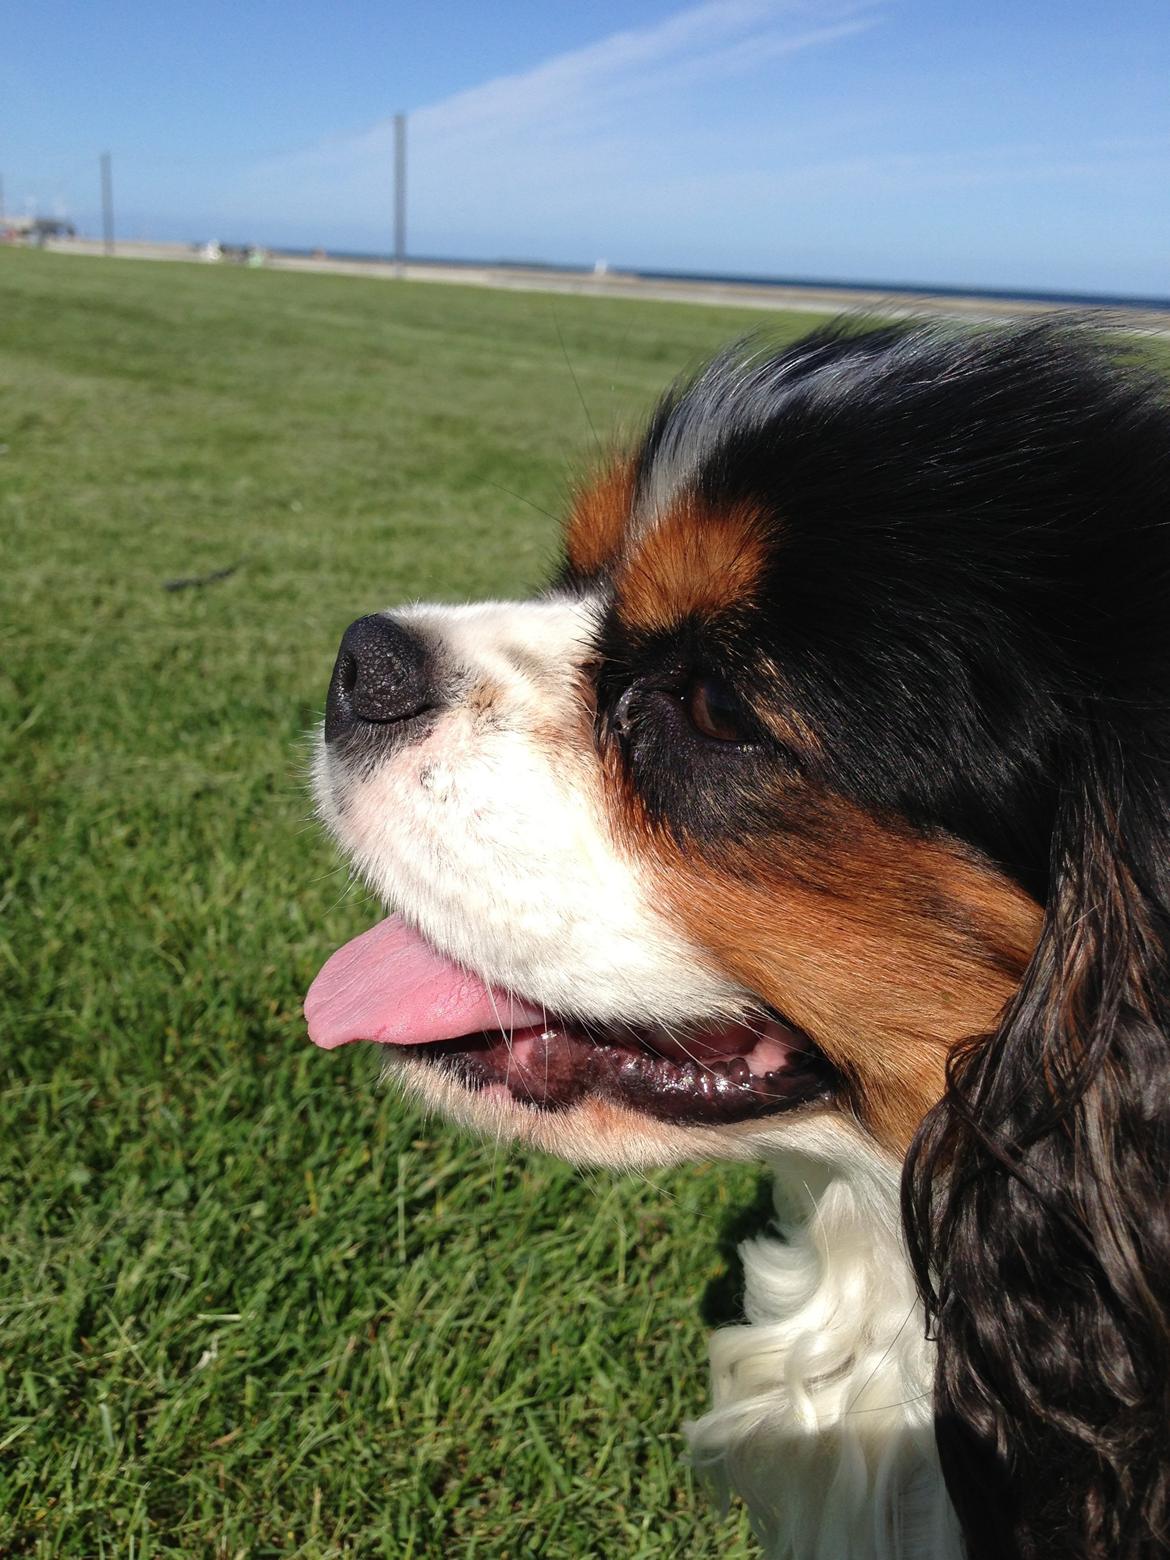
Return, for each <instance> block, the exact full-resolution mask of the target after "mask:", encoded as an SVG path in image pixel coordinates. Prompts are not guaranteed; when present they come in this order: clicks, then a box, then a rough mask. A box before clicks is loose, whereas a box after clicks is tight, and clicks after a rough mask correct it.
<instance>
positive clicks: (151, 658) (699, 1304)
mask: <svg viewBox="0 0 1170 1560" xmlns="http://www.w3.org/2000/svg"><path fill="white" fill-rule="evenodd" d="M762 323H765V324H769V325H770V328H773V329H775V330H777V331H780V332H785V333H792V332H794V331H796V330H797V329H804V328H806V327H807V325H808V324H809V323H810V322H809V320H808V319H807V317H801V318H794V317H787V318H784V317H777V318H776V319H774V320H772V321H770V322H766V321H762V320H761V316H760V315H759V314H758V313H755V312H753V313H751V314H750V315H749V314H739V315H737V314H734V313H732V312H730V311H723V310H714V309H699V308H691V307H684V306H672V305H667V304H638V303H629V302H621V301H599V300H592V299H573V298H564V297H561V298H557V299H555V300H553V299H550V298H547V297H540V296H538V295H532V294H510V293H502V292H501V293H496V292H487V291H480V290H474V289H464V288H453V287H440V286H423V285H406V284H389V283H384V282H375V281H362V280H353V279H350V278H337V277H329V276H291V275H282V274H275V273H265V272H252V271H244V270H233V269H228V268H225V269H215V268H201V267H198V266H195V265H190V266H186V265H165V266H164V265H147V264H134V263H131V262H125V263H123V262H106V261H96V260H92V261H91V260H85V261H83V260H76V259H68V258H63V257H57V256H51V255H37V254H31V253H23V252H20V253H18V252H13V251H7V252H0V448H2V453H0V538H2V546H3V569H2V570H0V596H2V598H3V604H2V608H0V636H2V641H0V642H2V656H0V705H2V708H0V742H2V743H3V745H4V749H5V751H4V753H3V762H2V764H0V787H3V794H4V801H3V810H2V813H0V828H2V830H3V834H2V838H0V873H2V875H3V877H2V884H3V886H2V889H0V893H2V899H3V910H2V917H0V1005H2V1007H0V1034H2V1035H3V1056H4V1069H3V1076H2V1079H0V1163H2V1175H3V1184H4V1187H5V1197H6V1199H7V1201H6V1207H5V1209H4V1213H3V1234H2V1236H0V1259H2V1264H3V1279H2V1283H3V1290H2V1293H0V1305H2V1307H3V1316H2V1319H0V1326H2V1335H0V1365H2V1375H0V1448H2V1450H0V1552H2V1553H5V1554H26V1553H27V1554H37V1555H44V1556H57V1555H68V1556H77V1557H83V1556H84V1557H92V1556H97V1555H109V1556H127V1555H133V1556H135V1557H147V1556H149V1555H152V1554H159V1553H164V1552H166V1553H175V1554H179V1553H181V1554H189V1555H192V1556H222V1557H225V1560H226V1557H237V1556H240V1557H243V1556H247V1557H259V1556H294V1555H296V1556H301V1555H303V1556H326V1555H354V1556H359V1555H360V1556H373V1555H386V1556H395V1557H399V1556H436V1557H438V1556H468V1557H470V1556H521V1555H540V1556H544V1557H555V1556H563V1557H566V1560H568V1557H572V1560H576V1557H580V1556H585V1555H600V1556H615V1557H616V1556H621V1557H623V1560H626V1557H631V1560H632V1557H643V1556H644V1557H651V1556H653V1557H661V1556H687V1557H703V1556H710V1557H716V1556H718V1557H720V1560H734V1557H735V1556H743V1555H746V1554H749V1553H750V1552H751V1549H750V1545H749V1544H748V1543H747V1541H746V1539H745V1536H744V1534H745V1529H744V1527H743V1524H742V1521H741V1520H740V1519H739V1518H738V1517H733V1518H732V1519H731V1520H730V1521H724V1520H723V1519H721V1518H720V1517H719V1516H718V1514H717V1513H716V1512H715V1511H714V1510H713V1509H712V1508H711V1507H710V1506H709V1505H708V1504H707V1502H706V1500H705V1498H704V1497H703V1496H702V1495H701V1494H699V1493H696V1492H694V1491H693V1490H692V1487H691V1481H690V1479H689V1476H688V1475H687V1473H686V1471H685V1468H684V1466H683V1462H682V1440H681V1436H680V1434H679V1426H680V1423H681V1422H682V1420H683V1419H685V1418H686V1417H687V1416H688V1415H691V1414H694V1413H697V1412H699V1411H700V1410H701V1409H702V1407H703V1405H704V1403H705V1400H706V1391H707V1385H706V1365H705V1333H706V1331H707V1327H706V1323H705V1320H704V1316H703V1310H704V1295H705V1294H706V1296H707V1302H706V1309H707V1310H708V1311H710V1310H712V1309H719V1308H721V1307H724V1308H725V1306H726V1300H727V1292H728V1290H729V1288H733V1285H734V1276H732V1278H731V1279H730V1280H729V1279H728V1277H727V1264H726V1250H725V1238H726V1236H727V1234H728V1231H729V1229H730V1228H731V1226H732V1224H733V1222H734V1220H735V1218H736V1216H737V1215H738V1214H739V1213H740V1212H741V1211H742V1210H743V1209H744V1208H745V1207H746V1206H749V1205H751V1204H752V1203H753V1202H754V1200H755V1177H754V1175H753V1174H752V1173H751V1172H748V1171H734V1172H733V1171H729V1170H726V1169H723V1170H711V1169H704V1170H699V1169H696V1170H684V1171H679V1172H674V1173H672V1174H670V1175H661V1176H655V1177H652V1178H651V1179H650V1181H645V1180H636V1179H630V1180H623V1179H617V1178H613V1177H609V1176H600V1175H590V1176H582V1175H579V1174H577V1173H575V1172H573V1171H571V1170H569V1169H567V1168H565V1167H563V1166H561V1165H559V1164H556V1163H552V1162H550V1161H547V1160H544V1159H540V1158H537V1157H535V1156H525V1155H511V1156H509V1155H506V1154H500V1153H496V1152H493V1150H492V1149H491V1148H490V1147H485V1146H483V1145H481V1144H479V1143H474V1142H468V1141H466V1140H465V1139H463V1138H462V1137H460V1136H459V1135H458V1134H457V1133H456V1132H454V1131H453V1130H452V1129H450V1128H448V1127H447V1126H446V1125H444V1124H442V1123H437V1122H425V1121H423V1120H422V1119H421V1118H420V1117H419V1116H418V1115H417V1114H414V1113H413V1112H411V1111H409V1110H407V1109H406V1108H405V1107H404V1106H403V1105H402V1104H401V1103H400V1102H399V1101H398V1100H397V1099H394V1098H388V1097H386V1096H384V1095H380V1094H379V1093H378V1092H377V1091H376V1090H375V1088H374V1086H373V1067H372V1064H371V1061H370V1059H369V1057H368V1056H367V1055H365V1054H363V1053H362V1051H361V1050H360V1049H359V1048H353V1049H350V1050H346V1051H342V1052H340V1053H336V1054H332V1055H326V1054H323V1053H320V1052H316V1051H313V1050H312V1049H311V1048H310V1047H309V1045H308V1043H307V1041H306V1040H305V1037H304V1032H303V1026H302V1022H301V1017H300V998H301V995H302V993H303V991H304V989H305V987H306V985H307V984H308V981H309V980H310V978H311V977H312V975H313V973H314V971H315V969H316V967H317V965H318V964H319V963H320V962H321V961H322V960H323V958H324V957H325V955H326V954H327V953H328V952H329V951H330V950H331V949H332V948H333V947H335V946H336V945H337V944H338V943H339V942H341V941H342V940H343V939H344V938H346V937H348V936H350V935H352V934H353V933H354V932H355V931H357V930H358V929H359V928H361V927H362V926H363V925H366V924H368V923H369V921H370V920H371V919H372V916H373V914H374V910H373V907H371V905H370V904H369V903H368V901H366V900H365V899H364V897H363V896H362V895H361V894H360V892H357V891H354V890H351V889H349V887H348V886H347V879H346V877H345V875H344V873H343V872H342V871H341V870H340V869H339V867H338V864H337V862H336V860H335V858H334V856H333V855H332V853H331V851H330V850H329V848H328V847H327V846H326V845H325V844H324V842H323V841H322V839H321V838H320V836H319V834H318V832H317V830H316V829H315V827H313V826H312V825H311V823H310V822H309V803H308V799H307V794H306V790H305V784H304V777H303V769H304V752H305V748H304V740H303V739H304V734H305V732H306V731H307V730H308V729H309V728H311V726H312V724H313V722H314V720H315V719H317V718H318V716H319V713H320V705H321V700H322V697H323V690H324V687H325V683H326V679H327V676H328V672H329V667H330V664H331V661H332V657H333V653H334V649H335V646H336V642H337V640H338V638H339V636H340V633H341V630H342V629H343V628H344V626H345V624H346V623H347V622H348V621H349V620H350V619H351V618H353V617H355V616H357V615H358V614H359V613H361V612H364V611H368V610H370V609H372V608H376V607H378V606H382V605H385V604H387V603H389V602H391V601H395V600H399V599H402V598H409V597H414V596H441V597H447V598H458V597H464V596H469V595H478V594H481V593H484V592H493V593H498V592H508V593H514V592H517V591H524V590H526V589H528V588H530V587H532V586H533V585H534V584H536V583H537V582H539V581H540V579H541V578H542V576H543V574H544V573H545V571H546V569H547V567H548V565H549V562H550V560H551V558H552V557H553V555H554V552H555V527H554V526H553V524H552V522H551V521H550V520H549V519H547V518H546V515H545V513H544V511H549V512H552V513H554V514H555V513H557V512H559V511H560V510H561V509H562V508H563V503H564V496H565V491H566V483H567V479H568V477H569V475H570V474H571V473H572V472H573V471H575V470H579V469H580V467H581V465H582V464H583V463H587V462H588V461H589V460H590V458H591V456H592V453H593V446H594V439H593V434H592V433H591V431H590V427H589V422H588V420H587V418H586V414H585V410H584V409H583V406H582V401H581V397H583V398H584V400H585V402H586V403H587V405H588V410H589V414H590V416H591V418H592V422H593V424H594V425H595V427H596V429H597V430H598V433H599V435H600V436H601V437H602V439H603V440H604V439H608V438H609V437H610V435H611V433H612V431H613V430H614V429H615V428H617V427H619V426H620V425H622V424H625V425H627V426H632V424H633V421H634V420H635V419H636V418H637V417H638V416H639V415H640V414H642V413H643V412H644V411H645V410H646V409H647V408H648V407H649V405H650V404H651V402H652V400H653V398H654V396H655V395H656V394H657V393H658V391H659V390H661V388H662V387H663V386H664V384H665V383H666V382H667V381H668V380H669V379H670V378H671V377H672V376H673V375H674V374H675V373H677V372H678V371H680V370H682V369H684V368H686V367H688V366H690V365H691V364H693V363H694V362H695V361H696V360H697V359H699V358H701V357H702V355H703V354H705V353H706V352H707V351H709V350H710V349H711V348H712V347H714V346H716V345H717V344H719V343H720V342H722V341H724V340H726V339H727V338H728V337H731V336H734V335H736V334H738V333H740V332H742V331H745V330H749V329H750V330H758V329H760V328H761V324H762ZM562 343H563V345H562ZM566 355H567V357H568V359H569V360H570V361H571V364H572V369H573V373H570V370H569V366H568V364H567V362H566ZM574 375H575V378H576V381H577V383H579V386H580V396H579V394H578V389H577V386H576V385H575V383H574ZM235 563H238V564H239V565H240V567H239V569H238V570H237V571H236V572H235V573H234V574H233V575H232V576H231V577H230V578H227V579H224V580H222V581H221V582H220V583H218V584H215V585H212V586H209V587H207V588H206V589H189V590H183V591H175V592H168V591H166V590H164V589H163V584H164V582H165V581H167V580H169V579H174V578H176V577H181V576H191V575H200V574H203V573H206V572H209V571H212V570H215V569H219V568H223V567H226V566H228V565H231V564H235Z"/></svg>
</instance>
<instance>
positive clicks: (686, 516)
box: [616, 498, 768, 633]
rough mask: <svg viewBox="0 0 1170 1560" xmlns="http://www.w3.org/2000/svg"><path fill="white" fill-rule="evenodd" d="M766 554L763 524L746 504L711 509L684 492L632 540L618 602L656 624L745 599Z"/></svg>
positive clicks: (627, 616)
mask: <svg viewBox="0 0 1170 1560" xmlns="http://www.w3.org/2000/svg"><path fill="white" fill-rule="evenodd" d="M767 562H768V539H767V530H766V527H765V524H764V521H763V518H762V516H761V514H760V512H759V511H758V510H757V509H755V508H754V507H753V506H752V505H749V504H737V505H735V506H734V507H733V508H731V509H720V510H711V509H709V508H707V507H706V506H705V505H704V504H702V503H701V502H700V501H699V500H698V499H695V498H687V499H684V500H683V501H682V502H681V503H680V504H678V505H677V506H676V507H675V508H674V509H672V510H671V511H670V512H669V513H668V514H666V515H664V516H663V517H662V519H661V520H660V521H659V522H658V523H657V524H656V525H655V526H654V527H653V528H652V529H651V530H650V531H648V532H647V533H646V535H645V536H644V537H642V538H641V539H640V540H638V541H636V542H635V544H634V546H633V548H632V550H631V552H630V554H629V555H628V557H626V558H625V560H624V561H623V563H622V565H621V567H620V568H619V570H618V573H617V578H616V586H617V600H618V610H619V612H620V614H621V616H622V618H623V619H624V620H625V622H626V623H627V624H629V626H630V627H631V628H636V629H640V630H643V631H644V632H650V633H654V632H658V631H665V630H669V629H672V628H676V627H677V626H678V625H679V624H680V623H682V622H684V621H685V620H686V619H687V618H688V617H696V616H697V617H713V616H715V615H717V614H718V613H720V612H727V611H730V610H732V609H735V608H741V607H745V606H750V605H751V603H752V601H753V600H754V599H755V597H756V596H757V594H758V592H759V588H760V584H761V582H762V577H763V572H764V569H765V567H766V565H767Z"/></svg>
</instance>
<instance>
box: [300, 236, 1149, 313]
mask: <svg viewBox="0 0 1170 1560" xmlns="http://www.w3.org/2000/svg"><path fill="white" fill-rule="evenodd" d="M273 252H274V253H276V254H283V255H297V256H307V255H311V254H315V253H317V251H316V250H311V249H278V250H274V251H273ZM325 252H326V253H327V254H328V255H329V257H330V259H333V260H365V261H376V262H378V263H379V264H382V265H392V264H393V263H394V256H393V255H386V254H360V253H355V252H353V251H350V250H343V249H329V250H326V251H325ZM407 263H408V264H413V265H446V266H453V267H457V266H465V267H466V268H467V269H468V270H482V269H483V268H484V267H500V268H502V269H505V270H509V271H556V272H560V273H561V274H562V275H564V276H586V277H587V276H592V275H593V274H594V273H593V267H592V266H589V265H564V264H557V263H556V262H554V261H545V260H508V259H503V258H498V259H495V260H452V259H450V258H449V257H448V256H446V255H410V256H408V261H407ZM610 271H611V272H613V273H614V274H616V275H619V276H636V277H638V278H640V279H641V280H643V281H647V282H712V283H716V284H719V283H724V284H728V285H732V286H736V285H738V286H741V287H807V288H812V289H814V290H815V291H818V292H839V293H842V294H849V293H880V294H882V295H883V296H884V297H890V298H899V297H906V298H913V297H919V298H920V297H923V296H929V297H932V298H993V299H997V300H1000V301H1002V302H1004V303H1047V304H1062V305H1064V306H1065V307H1067V308H1073V309H1110V308H1113V309H1157V310H1160V311H1161V312H1163V313H1170V297H1164V298H1143V297H1139V296H1136V295H1133V294H1128V293H1071V292H1038V291H1032V290H1030V289H1028V288H1025V287H978V286H971V287H942V286H937V285H936V284H934V283H933V282H885V281H882V282H842V281H837V280H835V279H833V278H826V277H823V276H753V275H746V274H739V273H736V272H730V271H729V272H721V271H645V270H641V269H639V268H638V267H637V266H628V265H613V266H611V267H610Z"/></svg>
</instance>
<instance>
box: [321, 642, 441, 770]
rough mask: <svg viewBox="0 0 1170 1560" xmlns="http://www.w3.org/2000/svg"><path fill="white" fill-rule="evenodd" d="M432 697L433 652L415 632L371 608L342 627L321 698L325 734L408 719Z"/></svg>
mask: <svg viewBox="0 0 1170 1560" xmlns="http://www.w3.org/2000/svg"><path fill="white" fill-rule="evenodd" d="M435 703H436V690H435V681H434V666H433V658H432V656H431V653H430V651H429V649H428V648H427V646H426V644H425V643H424V642H423V640H422V639H420V638H419V637H418V635H417V634H414V633H413V632H411V630H410V629H409V628H407V627H405V625H404V624H402V623H399V622H398V621H396V620H395V619H394V618H392V617H384V616H382V615H381V614H379V613H375V614H374V615H373V616H371V617H364V618H358V620H357V622H356V623H351V624H350V626H349V627H348V628H347V629H346V631H345V635H344V637H343V639H342V641H341V648H340V650H339V651H338V653H337V660H336V662H335V663H334V667H333V678H332V680H331V682H330V684H329V697H328V699H327V700H326V703H325V740H326V742H332V741H333V740H334V739H335V738H337V737H340V736H343V735H344V734H345V733H347V732H348V731H350V730H352V729H354V728H355V727H361V726H387V725H394V724H396V723H399V722H401V721H405V720H409V719H410V718H411V717H412V716H414V715H421V714H423V713H424V711H426V710H429V709H431V708H433V706H434V704H435Z"/></svg>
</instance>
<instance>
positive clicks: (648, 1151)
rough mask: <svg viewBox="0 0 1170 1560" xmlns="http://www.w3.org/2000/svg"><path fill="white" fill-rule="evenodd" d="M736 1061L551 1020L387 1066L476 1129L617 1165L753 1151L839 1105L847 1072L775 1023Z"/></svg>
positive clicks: (645, 1033) (388, 1053)
mask: <svg viewBox="0 0 1170 1560" xmlns="http://www.w3.org/2000/svg"><path fill="white" fill-rule="evenodd" d="M758 1028H759V1031H760V1038H759V1039H758V1041H757V1042H756V1043H755V1044H754V1045H753V1046H752V1047H751V1048H750V1049H749V1050H747V1051H745V1052H743V1053H741V1054H739V1055H736V1056H734V1057H731V1058H727V1057H719V1056H717V1055H716V1054H715V1053H714V1052H713V1051H712V1052H711V1053H710V1054H709V1055H708V1056H703V1055H702V1054H701V1049H700V1048H701V1046H702V1041H701V1039H698V1038H696V1037H694V1036H692V1037H690V1039H689V1040H680V1039H677V1038H671V1037H668V1036H666V1035H665V1034H663V1033H662V1032H657V1031H654V1030H637V1029H632V1028H627V1027H622V1028H621V1029H620V1030H616V1031H615V1030H609V1031H606V1030H600V1031H596V1032H595V1031H592V1030H591V1031H590V1032H588V1033H587V1032H585V1030H583V1029H581V1028H578V1027H574V1026H572V1025H568V1024H562V1023H559V1022H555V1021H550V1022H549V1023H548V1024H547V1025H546V1026H545V1027H544V1028H542V1029H530V1030H524V1031H518V1032H517V1033H515V1034H514V1035H511V1036H509V1037H508V1039H507V1040H506V1041H505V1040H504V1039H503V1038H502V1037H501V1036H500V1035H499V1034H496V1035H489V1034H481V1035H475V1036H465V1037H463V1038H461V1039H459V1040H453V1041H448V1042H444V1043H441V1044H437V1045H436V1044H430V1045H418V1046H395V1047H393V1048H390V1047H379V1050H381V1051H382V1052H383V1055H384V1058H385V1065H384V1074H385V1076H386V1077H387V1079H389V1080H393V1081H396V1082H398V1083H400V1084H401V1085H402V1086H404V1087H405V1089H406V1090H407V1092H408V1093H409V1094H411V1095H412V1096H413V1097H415V1098H416V1099H418V1100H420V1101H421V1102H422V1103H424V1104H425V1105H427V1106H429V1107H434V1108H437V1109H439V1110H441V1111H442V1112H443V1113H444V1114H445V1115H447V1116H450V1117H454V1118H455V1119H456V1120H457V1121H459V1122H461V1123H463V1124H464V1125H465V1126H468V1127H470V1128H472V1129H473V1130H475V1131H477V1132H479V1133H481V1134H485V1135H488V1136H492V1137H495V1138H496V1139H497V1140H500V1139H503V1138H514V1139H517V1140H519V1141H521V1142H523V1143H526V1144H530V1145H532V1146H534V1147H537V1148H540V1149H543V1150H544V1151H546V1152H548V1153H553V1154H557V1155H559V1156H560V1157H561V1158H564V1159H569V1160H572V1161H574V1162H576V1163H584V1164H596V1165H608V1166H614V1167H619V1168H620V1167H629V1166H646V1165H652V1164H670V1163H676V1162H680V1161H684V1160H699V1159H711V1158H730V1159H741V1158H745V1159H746V1158H754V1157H758V1156H759V1155H760V1153H761V1152H764V1151H766V1150H767V1149H768V1148H770V1147H776V1146H778V1145H779V1144H781V1143H782V1141H783V1139H784V1136H785V1132H784V1128H785V1127H786V1125H787V1124H788V1123H789V1122H790V1121H792V1120H793V1119H795V1118H799V1119H801V1120H805V1119H807V1118H808V1117H809V1116H810V1115H817V1114H823V1113H826V1112H830V1111H832V1112H833V1114H839V1098H838V1097H839V1089H838V1081H839V1080H838V1079H837V1076H836V1074H835V1073H834V1071H833V1069H832V1068H831V1067H830V1066H829V1064H828V1063H827V1062H826V1061H825V1060H824V1058H823V1057H822V1056H821V1054H820V1052H818V1051H817V1050H816V1049H815V1047H813V1046H812V1045H811V1044H809V1043H807V1042H805V1041H804V1039H803V1037H801V1036H799V1035H798V1034H797V1033H796V1032H794V1031H792V1030H790V1029H788V1028H787V1026H782V1025H780V1024H779V1023H778V1022H777V1021H774V1020H764V1021H763V1022H762V1023H761V1024H759V1025H758Z"/></svg>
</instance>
